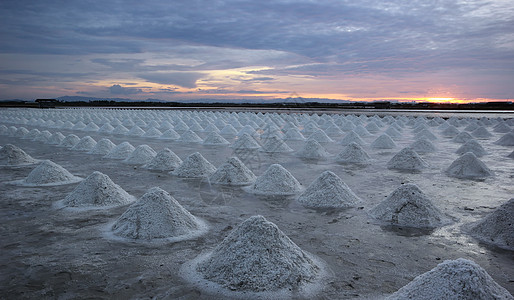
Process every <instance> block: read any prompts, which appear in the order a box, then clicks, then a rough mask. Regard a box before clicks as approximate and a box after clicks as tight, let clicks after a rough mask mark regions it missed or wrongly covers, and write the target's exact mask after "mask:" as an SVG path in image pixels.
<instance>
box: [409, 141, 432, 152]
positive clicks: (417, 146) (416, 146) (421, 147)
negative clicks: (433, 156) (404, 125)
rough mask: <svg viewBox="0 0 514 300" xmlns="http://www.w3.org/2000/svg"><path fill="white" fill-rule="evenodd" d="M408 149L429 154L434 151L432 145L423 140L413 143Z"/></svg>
mask: <svg viewBox="0 0 514 300" xmlns="http://www.w3.org/2000/svg"><path fill="white" fill-rule="evenodd" d="M410 147H411V148H412V150H414V151H416V152H417V153H430V152H435V151H436V149H435V146H434V144H433V143H432V142H431V141H429V140H427V139H424V138H422V139H419V140H417V141H415V142H413V143H412V144H411V145H410Z"/></svg>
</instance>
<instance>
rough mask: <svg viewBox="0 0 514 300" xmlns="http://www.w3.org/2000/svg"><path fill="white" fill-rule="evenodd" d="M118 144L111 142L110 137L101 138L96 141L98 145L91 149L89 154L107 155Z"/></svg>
mask: <svg viewBox="0 0 514 300" xmlns="http://www.w3.org/2000/svg"><path fill="white" fill-rule="evenodd" d="M114 147H116V145H115V144H114V143H113V142H111V140H109V139H101V140H99V141H98V143H96V145H95V146H94V147H93V149H91V151H89V152H88V153H89V154H100V155H106V154H107V153H109V152H110V151H111V150H112V149H113V148H114Z"/></svg>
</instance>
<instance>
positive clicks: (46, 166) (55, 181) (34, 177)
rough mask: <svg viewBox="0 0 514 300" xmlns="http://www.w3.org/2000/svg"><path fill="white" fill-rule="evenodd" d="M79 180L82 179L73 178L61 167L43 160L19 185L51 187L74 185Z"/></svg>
mask: <svg viewBox="0 0 514 300" xmlns="http://www.w3.org/2000/svg"><path fill="white" fill-rule="evenodd" d="M81 180H82V178H80V177H76V176H73V175H72V174H71V173H70V172H68V170H66V169H65V168H63V167H62V166H60V165H58V164H56V163H54V162H52V161H50V160H44V161H42V162H41V163H40V164H39V165H38V166H37V167H36V168H35V169H34V170H32V171H31V172H30V173H29V175H28V176H27V177H26V178H25V179H23V180H22V181H21V184H22V185H28V186H51V185H61V184H69V183H75V182H78V181H81Z"/></svg>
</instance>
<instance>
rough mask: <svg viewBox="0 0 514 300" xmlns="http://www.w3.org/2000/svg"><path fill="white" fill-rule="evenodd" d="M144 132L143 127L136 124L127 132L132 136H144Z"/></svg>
mask: <svg viewBox="0 0 514 300" xmlns="http://www.w3.org/2000/svg"><path fill="white" fill-rule="evenodd" d="M144 133H145V131H144V130H143V129H141V127H139V126H137V125H135V126H134V127H132V128H130V130H129V131H128V132H127V133H126V134H127V135H131V136H142V135H143V134H144Z"/></svg>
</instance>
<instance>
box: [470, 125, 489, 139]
mask: <svg viewBox="0 0 514 300" xmlns="http://www.w3.org/2000/svg"><path fill="white" fill-rule="evenodd" d="M471 135H472V136H474V137H476V138H477V139H488V138H490V137H492V136H493V135H492V134H491V133H490V132H489V131H488V130H487V128H485V127H484V126H480V127H478V128H477V129H475V130H473V132H471Z"/></svg>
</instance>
